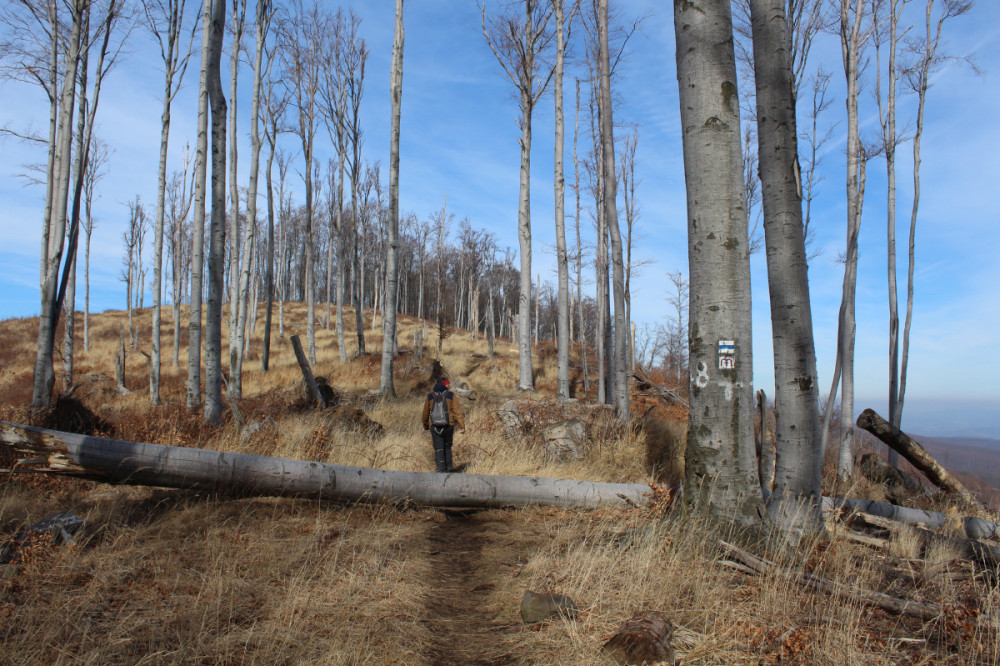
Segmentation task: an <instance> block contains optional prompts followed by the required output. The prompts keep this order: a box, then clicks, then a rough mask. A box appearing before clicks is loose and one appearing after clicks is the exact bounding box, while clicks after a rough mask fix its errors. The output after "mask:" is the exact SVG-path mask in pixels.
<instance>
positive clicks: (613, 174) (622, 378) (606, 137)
mask: <svg viewBox="0 0 1000 666" xmlns="http://www.w3.org/2000/svg"><path fill="white" fill-rule="evenodd" d="M598 11H599V16H598V22H597V34H598V41H599V42H600V44H599V49H600V56H599V60H600V62H599V71H600V96H599V99H600V106H599V108H600V116H601V146H602V149H601V160H602V167H603V169H604V218H605V220H606V226H607V229H608V234H609V235H610V238H611V291H612V294H613V296H614V303H615V314H614V363H613V367H614V392H615V413H616V414H617V415H618V417H619V418H622V419H626V420H627V419H628V418H629V411H630V407H629V395H628V377H629V371H628V367H627V356H628V353H627V348H628V329H629V326H628V321H627V320H626V317H625V269H624V267H623V265H622V261H623V260H622V256H623V253H622V235H621V229H620V228H619V226H618V204H617V194H616V193H617V191H618V178H617V170H616V168H615V136H614V123H613V120H612V109H611V107H612V104H611V61H610V54H609V52H608V0H600V2H599V5H598Z"/></svg>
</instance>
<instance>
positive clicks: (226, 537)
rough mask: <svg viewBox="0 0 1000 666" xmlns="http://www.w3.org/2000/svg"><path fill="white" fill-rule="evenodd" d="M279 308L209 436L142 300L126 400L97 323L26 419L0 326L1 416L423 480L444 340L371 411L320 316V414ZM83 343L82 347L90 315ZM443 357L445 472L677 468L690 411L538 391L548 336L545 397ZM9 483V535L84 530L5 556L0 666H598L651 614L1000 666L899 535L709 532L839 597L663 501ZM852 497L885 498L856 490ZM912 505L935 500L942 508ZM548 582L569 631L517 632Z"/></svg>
mask: <svg viewBox="0 0 1000 666" xmlns="http://www.w3.org/2000/svg"><path fill="white" fill-rule="evenodd" d="M285 314H286V328H285V331H284V337H278V336H277V330H275V335H274V337H273V343H272V344H273V348H272V355H271V370H270V371H269V372H268V373H266V374H265V373H262V372H261V370H260V363H259V359H260V345H261V343H260V339H261V336H262V330H261V326H258V328H257V331H256V332H255V334H254V335H253V337H252V343H251V346H250V352H249V354H248V357H247V361H246V363H245V365H244V389H243V395H244V399H243V401H242V402H241V403H240V404H239V405H238V406H237V410H238V413H239V418H238V419H237V418H236V417H235V415H234V412H233V411H232V410H229V411H227V413H226V416H225V422H224V424H223V425H222V426H220V427H218V428H207V427H205V426H204V425H203V424H202V422H201V420H200V418H199V416H198V415H191V414H188V413H187V411H186V409H185V407H184V402H185V389H184V382H185V379H186V370H185V368H186V367H187V360H186V343H187V340H186V335H185V336H182V340H181V345H182V346H181V350H180V353H179V364H178V366H177V367H174V366H173V363H172V344H171V338H170V332H171V320H170V313H169V311H165V312H164V325H163V331H162V335H163V341H164V342H163V349H164V360H165V362H164V367H163V372H162V376H163V388H162V390H161V395H162V397H163V400H164V404H163V405H161V406H157V407H152V406H151V405H150V404H149V400H148V367H147V362H146V359H145V357H144V356H143V355H142V354H141V353H140V351H143V350H145V351H148V348H149V333H148V326H149V324H148V322H149V320H150V315H149V312H148V310H147V311H143V312H141V313H139V314H138V319H137V322H139V324H140V325H139V329H140V336H139V341H138V349H137V350H136V351H134V352H133V351H130V352H129V354H128V358H127V365H126V382H125V383H126V386H127V388H129V389H130V390H131V391H132V392H131V393H130V394H127V395H123V394H120V393H119V392H117V391H116V390H115V386H114V379H113V378H114V363H113V358H114V350H115V348H116V346H117V343H118V335H119V334H118V331H119V325H120V324H121V323H123V322H124V321H125V315H124V313H120V312H118V313H114V312H109V313H104V314H101V315H96V316H94V317H92V321H91V350H90V351H89V352H85V351H83V349H82V347H83V345H82V341H81V342H78V350H77V354H76V369H75V376H74V378H73V382H72V383H73V386H74V387H75V388H74V389H73V391H72V394H71V396H70V397H69V398H67V399H63V400H61V401H60V403H59V404H58V406H57V407H56V409H54V410H53V411H52V412H51V413H49V414H46V415H43V416H39V417H38V418H37V419H36V420H34V421H33V418H32V416H31V414H30V413H29V410H28V404H29V402H30V395H31V364H32V361H33V359H34V352H33V340H34V336H35V333H36V327H37V321H35V320H33V319H20V320H9V321H4V322H0V419H3V420H7V421H15V422H21V423H26V422H35V423H39V424H43V425H47V426H50V427H54V428H59V429H67V430H75V431H82V432H87V433H91V434H100V435H107V436H113V437H116V438H120V439H130V440H139V441H151V442H156V443H161V444H170V445H178V446H199V447H206V448H213V449H221V450H227V451H241V452H247V453H255V454H262V455H275V456H284V457H291V458H299V459H306V460H320V461H328V462H336V463H343V464H351V465H361V466H371V467H381V468H387V469H405V470H415V471H432V470H433V457H432V451H431V446H430V442H429V438H428V437H427V435H426V433H424V431H423V430H422V429H421V427H420V425H419V410H420V405H421V400H422V396H423V395H424V393H425V392H426V390H427V389H428V388H429V386H430V384H431V381H432V379H433V377H434V376H435V375H436V374H437V372H438V370H437V367H436V366H435V360H436V359H435V357H436V356H437V353H436V352H437V344H438V340H437V334H436V331H434V330H433V327H431V328H430V330H429V331H428V335H429V341H428V346H427V347H428V348H427V349H426V350H425V353H424V355H422V356H421V357H418V355H417V354H416V353H414V350H413V349H412V342H413V339H414V335H413V334H414V331H415V330H416V329H417V327H419V326H421V324H420V322H417V321H415V320H412V319H406V318H404V321H403V322H402V327H401V332H400V335H399V346H400V348H401V354H400V355H399V357H398V358H397V360H396V365H395V376H396V390H397V393H398V394H399V398H398V399H397V400H395V401H391V402H382V401H380V400H378V399H377V397H376V396H375V395H374V393H373V391H374V390H375V389H377V386H378V373H379V365H380V354H378V353H375V354H370V355H367V356H363V357H357V355H356V353H355V352H356V347H355V344H356V343H355V341H356V335H355V334H354V331H353V330H349V331H348V335H347V340H348V349H347V352H348V355H349V356H351V357H352V359H351V360H350V361H349V362H348V363H347V364H341V363H340V362H339V361H338V353H337V348H336V336H335V335H334V333H333V331H332V330H328V329H326V328H325V327H322V326H318V327H317V336H316V344H317V364H316V367H315V368H314V370H315V373H316V374H317V375H318V376H321V377H323V378H325V380H326V382H327V383H328V384H329V386H330V388H331V391H332V396H333V398H334V400H333V402H334V403H336V406H335V407H334V408H331V409H328V410H324V411H318V410H316V409H314V408H312V407H311V406H310V405H309V404H308V402H307V401H306V400H305V399H304V397H303V390H302V387H301V377H300V374H299V370H298V368H297V366H296V364H295V360H294V355H293V353H292V350H291V346H290V344H289V343H288V340H287V339H288V336H289V335H290V334H293V333H298V334H300V335H302V336H303V338H304V337H305V326H304V308H302V307H300V306H298V305H291V306H289V307H287V308H286V313H285ZM346 319H347V321H348V322H353V320H354V318H353V316H350V317H346ZM182 321H186V310H185V311H182ZM262 321H263V318H262V317H259V318H258V322H262ZM376 324H377V325H376V327H375V328H378V329H379V330H380V325H379V324H380V322H376ZM126 325H127V324H126ZM366 325H367V326H369V327H371V325H372V322H371V319H370V316H369V317H366ZM275 328H276V329H277V326H276V327H275ZM77 331H78V332H81V338H82V317H80V316H79V315H77ZM227 337H228V336H227V335H226V334H225V332H224V335H223V339H224V341H225V340H226V339H227ZM366 341H367V347H368V350H369V351H375V352H378V351H379V350H380V348H381V335H380V332H377V331H376V332H372V331H371V328H369V331H368V332H367V337H366ZM224 357H225V358H228V354H225V356H224ZM437 361H438V362H439V364H440V367H441V368H442V369H443V371H444V372H445V373H447V374H448V375H449V376H450V377H452V379H453V381H455V380H460V381H464V382H466V383H467V384H468V385H469V387H470V388H471V389H472V390H474V391H475V394H476V399H475V400H466V401H464V407H465V411H466V415H467V422H468V423H467V425H468V430H467V433H466V434H465V435H456V444H455V462H456V464H458V465H462V466H464V468H465V471H466V472H470V473H485V474H524V475H543V476H558V477H569V478H579V479H592V480H605V481H632V482H650V483H653V482H658V481H676V480H677V479H678V478H679V475H680V474H681V472H682V468H681V465H682V462H681V461H682V459H683V431H684V423H683V419H684V416H685V415H684V414H683V411H682V410H678V408H676V407H668V406H666V405H663V404H661V403H659V402H657V399H656V398H655V397H649V396H637V397H636V398H635V401H636V402H635V404H634V412H635V413H637V414H645V415H646V416H645V417H644V418H642V419H637V423H636V425H635V426H634V427H624V426H623V425H622V424H620V423H619V422H617V421H616V420H615V419H614V418H613V415H612V414H610V413H609V412H608V411H607V410H606V409H604V408H593V409H591V408H588V407H582V406H568V407H567V406H560V405H558V404H557V403H556V402H555V401H554V400H553V399H552V394H553V393H554V390H555V384H556V369H555V353H554V350H553V349H551V348H547V347H545V346H542V347H541V348H539V349H538V350H537V354H536V356H535V362H536V366H535V369H536V379H535V381H536V386H537V387H538V393H537V395H532V396H526V395H524V394H521V393H518V392H516V391H515V390H513V388H512V387H514V386H515V384H516V380H517V358H516V353H515V351H514V350H513V349H511V345H510V344H509V342H508V343H506V344H502V343H499V342H498V344H497V353H496V355H495V356H494V358H488V357H487V354H486V342H485V341H483V340H472V339H470V335H469V333H468V332H466V331H448V332H447V335H446V337H445V339H444V340H443V353H442V354H441V356H440V358H439V359H437ZM574 362H575V361H574ZM580 380H581V378H580V377H579V373H578V371H574V378H573V381H574V390H575V391H576V393H577V397H578V398H580V399H581V402H584V403H586V402H587V401H588V399H592V397H593V396H587V395H585V394H584V391H583V389H582V386H581V381H580ZM510 399H517V400H524V401H528V402H527V403H526V404H525V407H524V409H525V410H526V411H527V412H528V413H530V414H531V417H532V423H533V424H534V425H535V426H538V425H541V424H544V423H545V422H547V421H549V420H552V419H556V418H559V417H561V416H563V415H564V414H565V413H566V411H567V410H576V412H575V413H581V414H585V415H586V424H587V430H588V435H589V436H590V438H591V440H592V442H593V443H592V446H591V448H590V449H589V451H588V453H587V455H586V457H585V458H584V459H583V460H582V461H579V462H574V463H565V464H559V463H552V462H546V460H545V457H544V455H543V453H542V451H541V447H540V446H539V445H538V442H537V439H536V438H535V437H534V436H532V434H531V433H530V432H529V434H528V436H526V437H524V438H521V439H518V440H510V439H508V438H506V437H505V436H504V434H503V429H502V427H501V425H500V423H499V421H498V419H497V416H496V408H497V407H498V406H500V405H501V404H503V403H504V402H506V401H507V400H510ZM376 424H377V425H376ZM241 425H242V428H241V427H240V426H241ZM7 462H8V461H7V460H4V463H5V464H6V463H7ZM0 483H2V485H0V541H2V540H7V539H8V538H9V537H12V536H14V535H15V534H16V533H18V531H19V530H20V529H21V528H23V527H24V526H26V525H31V524H33V523H34V522H37V521H39V520H41V519H42V518H44V517H45V516H48V515H51V514H53V513H56V512H59V511H64V510H68V511H71V512H73V513H74V514H75V515H76V516H78V517H80V518H81V519H83V520H84V526H83V527H82V528H81V530H80V532H78V533H77V535H76V543H75V545H72V546H60V545H53V544H51V543H50V542H47V541H46V540H45V539H44V538H40V539H37V540H36V542H33V543H31V544H28V545H22V546H19V547H17V548H15V549H8V553H11V552H13V553H14V555H15V557H13V561H11V562H9V563H7V564H4V565H2V568H3V577H2V579H0V590H2V597H0V663H18V664H20V663H52V662H70V661H73V662H75V661H81V662H93V663H129V664H132V663H140V662H143V661H146V662H152V663H162V662H170V663H173V662H184V663H189V662H201V663H212V664H215V663H237V662H238V663H247V662H251V663H267V664H270V663H324V664H328V663H336V664H365V663H378V664H384V663H405V664H424V663H458V664H464V663H479V664H514V663H524V664H602V663H611V662H610V661H609V660H608V659H607V658H606V657H605V656H604V655H602V653H601V650H600V648H601V645H602V644H603V643H604V642H605V641H606V640H607V639H608V638H609V637H610V636H611V635H612V633H613V632H614V631H615V629H616V628H617V627H618V626H619V625H620V624H621V623H622V622H623V621H625V620H626V619H628V618H629V617H630V616H631V615H632V614H634V613H636V612H639V611H644V610H652V611H659V612H663V613H665V614H667V615H668V616H669V617H670V619H671V621H672V622H673V623H674V625H675V626H676V628H677V629H676V632H675V637H674V644H675V648H676V651H677V654H678V656H680V657H681V658H682V659H683V663H685V664H696V663H697V664H723V663H725V664H728V663H747V662H752V663H777V662H782V663H803V664H813V663H838V664H841V663H901V664H902V663H906V664H910V663H955V664H959V663H974V662H979V663H997V662H998V661H1000V649H998V647H997V637H996V635H995V632H994V631H992V630H984V629H982V628H979V627H980V625H979V624H977V622H976V621H975V618H976V617H977V616H979V615H980V614H991V613H992V614H995V613H997V611H998V606H1000V590H998V584H997V574H996V571H995V570H994V571H992V572H991V571H986V570H983V569H982V568H981V567H978V566H976V565H973V563H971V562H969V561H967V560H965V559H963V558H961V557H960V556H959V555H958V553H956V552H955V550H954V549H953V548H952V549H949V548H947V547H944V546H941V545H940V544H938V545H935V546H933V547H928V548H926V549H923V550H922V549H921V548H920V545H919V540H918V539H917V538H916V537H915V536H914V534H912V533H911V532H909V531H907V530H901V531H897V532H895V533H893V534H892V535H887V540H886V541H885V543H884V545H883V546H882V547H879V546H878V545H877V544H875V542H874V541H870V542H868V543H859V542H858V541H857V540H855V539H853V538H852V537H851V536H850V534H849V533H848V532H847V531H846V529H845V528H843V527H841V526H839V525H837V524H835V522H834V521H832V520H831V521H830V526H831V527H830V530H829V531H828V532H827V533H825V534H822V535H818V536H816V537H815V538H811V539H807V540H806V541H805V542H804V543H803V544H802V545H801V546H800V547H799V548H796V549H789V548H787V547H786V546H783V545H781V544H779V543H775V542H770V541H767V540H762V539H761V538H760V536H759V535H747V534H726V535H724V536H725V537H726V538H728V539H730V540H734V541H742V542H744V543H749V544H751V545H752V546H753V547H754V548H755V549H756V550H757V552H758V553H761V554H764V555H765V556H766V557H769V558H770V559H772V560H774V561H775V562H777V563H779V564H780V565H781V566H782V567H786V568H787V567H792V568H795V569H802V568H804V569H805V570H807V571H809V572H812V573H814V574H816V575H820V576H824V577H827V578H830V579H833V580H836V581H839V582H840V583H842V584H843V585H842V586H841V587H840V588H839V592H838V593H837V594H835V595H830V594H827V593H824V592H818V591H815V590H812V589H809V588H806V587H804V586H799V585H796V584H793V583H790V582H788V581H787V580H786V579H784V578H783V577H782V576H781V574H780V571H781V569H776V570H774V571H772V572H770V573H768V574H766V575H748V574H747V573H743V572H740V571H736V570H734V569H733V568H731V567H729V566H726V565H723V564H721V563H720V560H722V559H724V557H723V556H722V554H721V550H720V547H719V544H718V538H717V535H716V534H715V533H714V532H712V531H711V530H709V529H708V528H707V527H706V525H705V524H704V523H703V521H702V520H701V519H699V518H698V517H697V516H691V515H688V516H684V515H682V514H681V512H680V511H677V510H674V511H672V512H669V513H668V512H666V511H665V510H664V509H665V507H664V505H663V504H657V505H656V506H654V507H652V508H630V509H618V510H610V509H603V510H578V509H553V508H534V509H523V510H491V511H481V512H449V511H441V510H429V509H420V508H415V507H390V506H371V505H337V504H330V503H321V502H313V501H307V500H301V499H299V500H276V499H231V498H226V497H219V496H214V495H210V494H203V493H193V492H182V491H173V490H162V489H153V488H139V487H120V486H118V487H116V486H108V485H104V484H99V483H93V482H84V481H78V480H74V479H61V478H51V477H32V476H27V475H5V476H4V479H3V481H2V482H0ZM847 492H848V493H849V494H851V495H852V496H871V497H873V498H876V499H882V498H884V497H885V491H884V490H883V489H881V488H878V487H873V486H871V485H870V484H867V483H865V482H859V484H858V485H856V486H854V487H853V488H850V489H848V491H847ZM914 501H919V502H920V503H922V505H924V506H928V507H932V508H938V509H941V508H946V507H944V506H942V505H940V504H939V503H937V502H936V500H934V499H933V498H922V499H919V500H914ZM861 586H863V587H865V588H868V589H874V590H880V591H885V592H889V593H891V594H893V595H895V596H899V597H905V598H909V599H914V600H920V601H924V602H928V603H936V604H942V605H943V606H944V609H945V612H943V613H942V614H941V615H940V616H939V617H937V618H936V619H934V620H931V621H925V620H918V619H914V618H910V617H905V616H897V615H891V614H888V613H886V612H884V611H881V610H875V609H872V608H871V607H869V606H866V605H864V604H863V602H862V596H863V595H862V593H861V592H860V591H859V589H860V587H861ZM546 589H552V590H555V591H557V592H559V593H561V594H566V595H569V596H570V597H572V598H573V599H574V600H575V602H576V604H577V606H578V607H579V609H580V612H579V613H578V615H577V617H576V618H575V619H572V620H554V621H549V622H545V623H542V624H541V625H525V624H524V623H523V622H522V621H521V619H520V616H519V603H520V601H521V597H522V595H523V594H524V592H525V591H526V590H533V591H541V590H546Z"/></svg>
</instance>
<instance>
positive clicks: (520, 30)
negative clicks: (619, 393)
mask: <svg viewBox="0 0 1000 666" xmlns="http://www.w3.org/2000/svg"><path fill="white" fill-rule="evenodd" d="M546 4H547V3H542V2H539V0H525V2H524V19H523V23H521V22H520V21H519V20H518V19H516V18H515V17H514V16H513V15H511V16H509V17H508V16H503V17H500V18H499V19H495V20H491V22H490V24H491V27H492V31H493V33H492V35H491V32H490V30H487V22H486V7H485V5H484V7H483V33H484V35H485V36H486V41H487V43H488V44H489V46H490V48H491V49H492V50H493V54H494V55H495V56H496V58H497V61H498V62H499V63H500V65H501V67H503V69H504V71H505V72H506V73H507V75H508V77H510V79H511V81H512V82H513V83H514V86H515V87H516V88H517V90H518V96H519V99H520V110H521V118H520V127H521V140H520V144H521V171H520V185H519V190H518V191H519V194H518V214H517V228H518V234H517V235H518V246H519V250H520V258H521V291H520V295H519V298H518V313H517V322H518V332H517V337H518V341H517V346H518V361H519V376H518V388H519V389H520V390H522V391H532V390H534V377H533V372H532V362H531V190H530V188H531V181H530V174H531V116H532V113H533V112H534V107H535V104H536V103H537V102H538V99H539V98H540V97H541V95H542V93H543V92H544V91H545V88H546V86H547V85H548V81H549V79H550V78H551V73H550V72H540V67H541V65H542V63H541V62H540V61H539V57H540V55H541V54H542V53H543V52H544V51H545V50H546V49H547V47H548V44H549V43H550V41H551V39H552V36H551V34H550V33H549V32H548V31H547V24H548V21H549V18H550V17H551V15H552V9H551V7H547V6H546ZM498 44H499V48H500V51H498Z"/></svg>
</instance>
